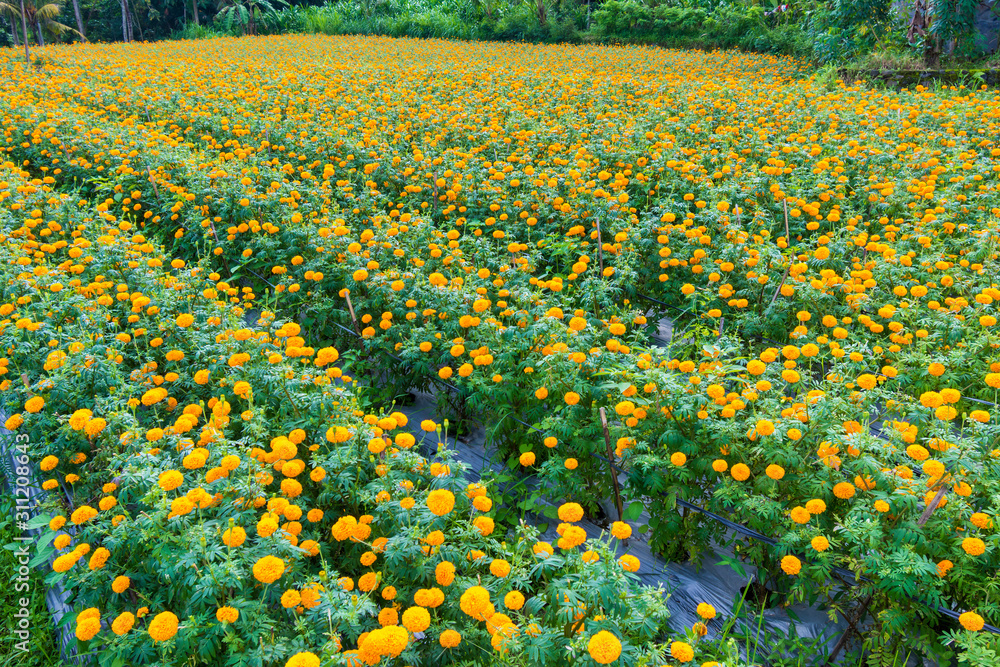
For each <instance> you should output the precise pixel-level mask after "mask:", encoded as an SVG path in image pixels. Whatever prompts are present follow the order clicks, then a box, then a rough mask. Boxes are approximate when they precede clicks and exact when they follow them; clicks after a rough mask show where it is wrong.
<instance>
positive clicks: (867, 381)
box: [857, 373, 878, 389]
mask: <svg viewBox="0 0 1000 667" xmlns="http://www.w3.org/2000/svg"><path fill="white" fill-rule="evenodd" d="M857 383H858V386H859V387H861V388H862V389H874V388H875V385H876V384H878V378H876V377H875V376H874V375H872V374H871V373H865V374H864V375H860V376H858V379H857Z"/></svg>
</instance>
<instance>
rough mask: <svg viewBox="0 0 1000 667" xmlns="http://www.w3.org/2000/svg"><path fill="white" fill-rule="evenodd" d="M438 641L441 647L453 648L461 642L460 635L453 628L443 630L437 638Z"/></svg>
mask: <svg viewBox="0 0 1000 667" xmlns="http://www.w3.org/2000/svg"><path fill="white" fill-rule="evenodd" d="M438 643H440V644H441V646H442V647H443V648H455V647H457V646H458V645H459V644H461V643H462V635H460V634H459V633H458V632H456V631H454V630H445V631H444V632H442V633H441V636H440V637H439V638H438Z"/></svg>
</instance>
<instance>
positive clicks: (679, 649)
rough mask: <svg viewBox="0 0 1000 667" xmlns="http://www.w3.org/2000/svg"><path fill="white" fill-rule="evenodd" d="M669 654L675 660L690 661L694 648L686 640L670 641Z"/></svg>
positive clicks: (692, 658)
mask: <svg viewBox="0 0 1000 667" xmlns="http://www.w3.org/2000/svg"><path fill="white" fill-rule="evenodd" d="M670 656H671V657H672V658H673V659H674V660H676V661H677V662H691V661H692V660H694V649H693V648H691V645H690V644H688V643H686V642H672V643H671V644H670Z"/></svg>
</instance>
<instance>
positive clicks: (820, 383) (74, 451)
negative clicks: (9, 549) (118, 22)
mask: <svg viewBox="0 0 1000 667" xmlns="http://www.w3.org/2000/svg"><path fill="white" fill-rule="evenodd" d="M41 52H42V53H43V58H44V64H43V65H42V66H40V67H38V68H33V69H30V70H26V69H25V68H23V66H22V64H21V63H18V62H16V60H15V58H16V55H15V54H14V53H13V52H11V51H6V52H3V51H0V68H2V69H3V73H4V76H3V78H2V79H0V123H2V128H0V129H2V131H3V136H2V137H0V150H2V151H3V155H2V156H0V161H2V162H3V168H2V172H0V234H2V236H0V240H2V244H0V255H2V260H3V262H2V266H3V270H4V271H5V280H4V281H3V283H2V287H0V289H2V290H3V292H2V298H0V303H2V305H0V317H2V318H3V319H2V320H0V345H2V347H3V354H5V356H4V358H3V359H0V374H2V376H3V378H2V384H0V389H2V392H3V393H2V398H3V403H4V407H5V411H6V414H7V415H9V418H8V419H7V422H6V427H7V428H8V429H10V430H12V431H14V432H15V433H18V434H27V435H28V436H30V440H31V442H32V443H33V449H32V456H33V457H34V458H33V464H32V465H33V466H34V467H35V469H37V470H38V472H39V474H40V475H42V477H43V479H44V480H46V481H45V482H44V485H45V487H46V488H47V489H49V490H50V491H52V493H51V494H50V496H49V498H50V500H49V501H48V502H47V504H46V506H44V507H42V508H41V509H40V515H39V518H38V519H36V520H35V523H34V525H37V526H41V527H45V526H47V529H46V530H45V531H44V532H43V537H42V538H41V540H40V542H39V547H40V554H39V556H38V558H37V559H36V560H37V561H38V562H39V563H43V562H44V563H46V566H47V567H48V565H47V562H48V560H49V559H53V563H52V565H51V572H50V573H49V574H48V575H47V580H48V581H49V582H55V581H59V582H61V584H62V585H63V586H64V587H65V588H66V589H68V590H69V591H70V594H71V598H70V602H71V604H72V605H73V608H74V610H75V611H76V612H77V615H76V616H75V617H74V618H73V619H72V620H71V622H72V627H73V628H74V630H75V633H76V637H77V642H78V645H77V652H78V653H79V654H81V655H88V656H91V657H92V658H93V660H94V661H96V664H100V665H102V666H104V665H109V666H110V665H133V664H136V665H140V664H141V665H145V664H150V665H153V664H156V665H181V664H206V665H248V666H249V665H259V666H262V667H263V666H265V665H266V666H270V665H279V666H282V665H283V666H285V667H318V666H319V665H361V664H368V665H375V664H394V665H404V664H405V665H437V664H463V665H471V664H511V665H522V664H524V665H528V664H530V665H536V664H550V665H556V664H579V665H593V664H622V665H679V664H687V663H692V664H704V663H709V664H711V663H712V662H714V661H718V662H719V663H721V664H725V665H727V666H728V667H733V665H735V664H737V662H738V661H739V660H740V658H739V656H738V655H734V653H733V651H734V649H733V647H732V645H731V644H730V643H729V642H728V641H727V632H728V630H729V629H730V628H731V625H730V621H731V619H728V618H727V616H726V611H727V610H716V609H713V608H712V607H711V606H709V605H702V606H699V607H698V614H699V615H700V616H701V617H702V618H703V619H704V622H703V623H698V624H696V625H695V626H694V627H691V628H688V629H686V631H684V632H681V631H678V630H676V629H673V630H671V629H670V628H669V626H668V621H669V613H668V612H667V609H666V604H665V592H664V591H662V590H660V591H657V590H655V589H651V588H649V587H644V586H642V585H641V584H640V581H639V579H638V577H637V576H636V575H635V571H636V570H637V569H638V566H639V563H638V561H637V559H636V558H635V556H633V555H631V554H629V553H628V551H629V546H628V545H629V543H630V541H632V542H634V541H635V540H644V541H648V543H649V545H650V547H651V548H652V549H653V550H654V551H655V552H657V553H658V554H661V555H662V556H663V557H664V558H666V559H668V560H671V561H687V560H691V561H694V562H696V563H697V562H701V561H702V560H703V559H705V558H706V557H707V556H709V555H711V554H713V553H715V552H716V551H717V550H718V549H719V548H720V545H723V547H724V548H725V549H727V550H728V551H729V552H731V553H732V558H733V559H734V561H739V562H743V563H746V564H749V565H753V566H755V567H756V568H757V572H758V583H759V584H760V587H761V588H762V589H763V590H764V591H765V593H767V595H766V596H765V597H768V598H769V602H768V603H767V604H781V605H785V604H790V603H793V602H806V603H808V604H818V605H821V606H822V607H823V608H827V609H830V613H831V615H832V617H833V618H836V617H837V616H836V615H837V613H838V610H839V612H840V613H841V614H842V617H847V618H848V619H849V620H850V621H851V622H852V623H860V622H862V621H863V622H865V623H866V624H867V625H866V628H865V631H864V645H863V646H862V645H861V642H860V640H859V639H858V637H857V636H855V641H854V642H853V644H852V643H850V642H849V643H848V644H849V646H851V647H852V648H851V651H854V653H852V655H854V656H860V651H864V652H865V653H866V654H867V655H869V656H876V657H880V658H883V659H885V660H886V662H885V663H884V664H893V663H892V662H889V660H892V659H895V657H900V658H905V656H906V654H907V653H909V652H915V653H917V654H923V655H924V656H926V657H929V658H932V659H935V660H946V659H949V658H952V657H956V656H957V657H959V658H961V659H962V660H964V661H965V664H993V663H991V662H990V660H994V659H996V658H995V656H996V652H997V651H1000V641H998V635H997V634H995V633H993V632H992V630H993V629H995V627H996V626H1000V598H998V596H997V590H998V588H1000V575H998V574H997V571H998V567H1000V537H998V533H997V526H996V520H997V519H996V517H997V513H998V511H1000V426H998V425H997V417H998V415H997V406H996V403H997V401H998V395H1000V334H998V331H1000V329H998V328H997V317H998V310H1000V308H998V303H1000V140H998V139H997V138H996V137H997V136H1000V93H998V92H997V91H996V90H991V89H986V88H985V87H984V88H983V89H973V88H968V89H966V88H942V89H940V90H926V89H923V88H918V89H916V90H908V91H891V90H883V89H873V88H869V87H866V86H862V85H854V84H853V83H852V82H843V81H827V80H823V79H820V78H817V77H816V76H814V75H813V74H812V72H811V71H810V70H809V68H808V67H807V66H806V65H805V64H803V63H799V62H796V61H794V60H791V59H784V58H775V57H768V56H760V55H748V54H742V53H737V52H710V53H701V52H682V51H670V50H660V49H653V48H645V47H596V46H533V45H524V44H492V43H478V44H477V43H458V42H442V41H431V40H428V41H422V40H394V39H379V38H361V37H338V38H322V37H301V36H286V37H274V38H256V39H218V40H209V41H203V42H172V43H171V42H165V43H157V44H144V45H138V44H134V45H124V46H123V45H103V46H102V45H77V46H73V47H58V46H57V47H48V48H46V49H44V50H42V51H41ZM664 318H669V322H670V328H671V331H670V335H669V337H668V340H669V342H664V340H663V331H662V328H661V327H660V323H661V322H663V321H665V320H664ZM415 390H426V391H434V392H435V395H436V396H437V400H438V411H439V413H440V419H438V420H434V421H432V420H428V421H425V422H423V423H419V424H418V423H413V422H412V421H411V420H409V419H408V418H407V417H406V415H405V414H403V412H402V411H401V408H400V406H399V405H397V403H402V402H403V401H404V400H405V397H406V396H407V394H408V392H412V391H415ZM472 420H475V421H477V422H479V423H481V424H483V425H484V427H485V428H486V430H487V432H488V433H489V444H490V445H491V447H493V448H494V449H495V451H496V452H497V457H498V458H499V459H500V460H502V461H503V462H504V463H505V464H506V466H505V468H504V470H505V472H502V473H496V474H494V475H492V476H491V477H487V478H483V479H482V480H478V481H472V479H471V478H469V477H468V476H467V475H466V474H465V472H464V465H463V464H462V463H461V462H459V461H457V460H455V458H454V455H453V453H452V452H450V451H449V449H448V448H447V447H445V446H443V445H442V446H441V447H439V448H438V450H437V451H436V452H426V451H421V450H420V448H419V447H417V446H415V445H416V443H417V437H418V436H419V435H420V434H436V435H437V436H438V437H439V438H440V439H441V440H442V442H444V441H446V440H447V437H446V434H447V432H448V431H449V430H451V431H454V430H455V429H461V428H463V427H464V426H465V425H466V424H467V423H468V422H470V421H472ZM611 465H613V466H614V468H615V469H616V470H618V471H621V474H618V473H617V472H616V473H612V467H611ZM525 480H530V481H531V484H527V485H518V484H515V482H523V481H525ZM609 508H613V509H612V510H609ZM700 510H704V511H707V512H711V513H714V514H716V515H722V516H724V517H726V518H727V519H729V520H730V521H733V522H736V523H738V524H741V525H742V526H744V527H746V528H747V529H749V531H755V532H756V533H759V534H762V535H763V536H764V537H765V538H768V539H764V540H746V539H743V538H742V537H739V536H738V535H734V534H733V533H732V532H731V531H730V530H728V529H727V528H726V527H725V526H724V525H723V524H721V523H719V522H717V521H715V520H713V519H712V517H710V516H708V515H706V514H705V513H703V512H702V511H700ZM538 516H541V517H542V519H543V520H547V521H549V522H551V523H552V524H554V525H557V526H558V536H559V537H558V539H557V540H554V541H552V542H548V541H543V540H542V539H541V537H540V536H541V535H542V533H543V532H544V531H540V530H539V527H537V526H535V525H533V520H534V519H535V518H538ZM584 517H587V518H588V519H589V520H591V521H593V522H594V523H596V524H598V525H600V526H603V527H605V532H604V533H603V534H602V535H600V536H596V535H588V534H587V532H586V531H585V530H584V529H583V528H581V527H580V526H579V525H578V524H579V523H580V522H581V520H582V519H584ZM526 518H532V521H527V520H525V519H526ZM535 523H537V522H535ZM845 653H846V651H845ZM990 656H993V657H990ZM744 657H746V656H744ZM800 658H801V659H803V660H804V661H803V662H792V663H788V664H814V663H813V662H811V661H812V660H813V659H815V660H816V661H817V662H816V663H815V664H819V663H820V662H822V661H823V660H825V659H826V655H825V654H824V655H816V656H800ZM734 661H735V662H734ZM900 664H901V663H900Z"/></svg>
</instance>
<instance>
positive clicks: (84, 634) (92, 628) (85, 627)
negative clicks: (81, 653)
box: [76, 617, 101, 642]
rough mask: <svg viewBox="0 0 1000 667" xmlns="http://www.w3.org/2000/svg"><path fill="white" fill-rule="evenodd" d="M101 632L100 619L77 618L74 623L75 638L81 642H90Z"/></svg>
mask: <svg viewBox="0 0 1000 667" xmlns="http://www.w3.org/2000/svg"><path fill="white" fill-rule="evenodd" d="M100 631H101V619H100V618H93V617H87V618H84V619H82V620H81V619H80V618H77V621H76V638H77V639H79V640H80V641H82V642H86V641H90V640H91V639H93V638H94V636H95V635H96V634H97V633H98V632H100Z"/></svg>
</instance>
